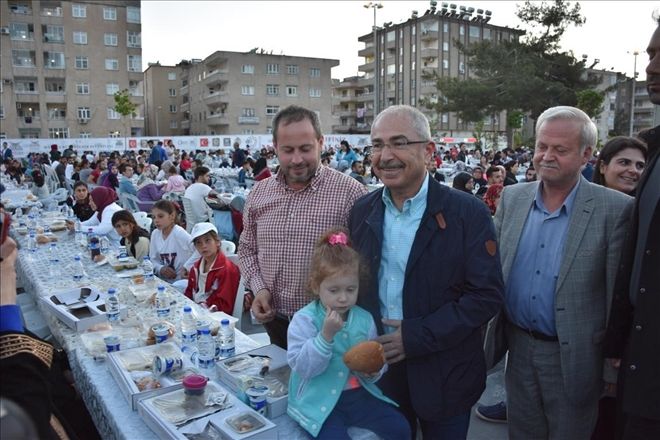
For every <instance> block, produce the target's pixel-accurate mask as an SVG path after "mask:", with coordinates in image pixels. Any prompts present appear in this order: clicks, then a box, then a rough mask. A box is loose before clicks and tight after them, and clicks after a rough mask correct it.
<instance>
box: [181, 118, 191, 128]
mask: <svg viewBox="0 0 660 440" xmlns="http://www.w3.org/2000/svg"><path fill="white" fill-rule="evenodd" d="M181 128H190V119H183V120H181Z"/></svg>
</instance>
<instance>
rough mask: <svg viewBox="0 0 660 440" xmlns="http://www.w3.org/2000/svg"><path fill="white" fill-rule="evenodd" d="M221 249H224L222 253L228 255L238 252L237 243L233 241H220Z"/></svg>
mask: <svg viewBox="0 0 660 440" xmlns="http://www.w3.org/2000/svg"><path fill="white" fill-rule="evenodd" d="M220 249H222V253H223V254H225V255H226V256H230V255H233V254H235V253H236V245H235V244H234V242H233V241H229V240H222V241H221V242H220Z"/></svg>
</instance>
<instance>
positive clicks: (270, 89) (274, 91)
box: [266, 84, 280, 96]
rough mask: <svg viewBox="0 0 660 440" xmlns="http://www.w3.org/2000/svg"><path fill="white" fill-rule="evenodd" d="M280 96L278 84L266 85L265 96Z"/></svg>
mask: <svg viewBox="0 0 660 440" xmlns="http://www.w3.org/2000/svg"><path fill="white" fill-rule="evenodd" d="M279 94H280V86H279V84H266V95H268V96H277V95H279Z"/></svg>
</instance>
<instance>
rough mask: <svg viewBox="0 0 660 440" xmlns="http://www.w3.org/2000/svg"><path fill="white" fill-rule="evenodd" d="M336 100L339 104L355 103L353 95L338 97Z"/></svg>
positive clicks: (355, 98) (355, 99)
mask: <svg viewBox="0 0 660 440" xmlns="http://www.w3.org/2000/svg"><path fill="white" fill-rule="evenodd" d="M337 99H338V100H339V102H355V101H357V97H356V96H355V95H348V96H338V97H337Z"/></svg>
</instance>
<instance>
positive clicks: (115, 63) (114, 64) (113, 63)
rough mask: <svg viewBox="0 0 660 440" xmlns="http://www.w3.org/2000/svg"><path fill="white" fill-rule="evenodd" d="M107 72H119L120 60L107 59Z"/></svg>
mask: <svg viewBox="0 0 660 440" xmlns="http://www.w3.org/2000/svg"><path fill="white" fill-rule="evenodd" d="M105 70H119V60H118V59H116V58H106V59H105Z"/></svg>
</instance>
